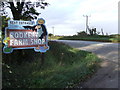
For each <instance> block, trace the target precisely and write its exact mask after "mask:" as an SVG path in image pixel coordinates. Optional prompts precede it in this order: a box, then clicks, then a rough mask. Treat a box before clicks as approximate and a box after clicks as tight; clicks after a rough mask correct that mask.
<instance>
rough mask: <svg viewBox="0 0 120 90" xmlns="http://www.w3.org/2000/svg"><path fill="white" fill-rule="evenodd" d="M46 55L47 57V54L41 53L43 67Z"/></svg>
mask: <svg viewBox="0 0 120 90" xmlns="http://www.w3.org/2000/svg"><path fill="white" fill-rule="evenodd" d="M44 55H45V53H41V65H43V64H44Z"/></svg>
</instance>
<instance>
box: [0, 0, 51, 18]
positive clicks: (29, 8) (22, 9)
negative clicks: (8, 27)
mask: <svg viewBox="0 0 120 90" xmlns="http://www.w3.org/2000/svg"><path fill="white" fill-rule="evenodd" d="M48 5H49V3H47V2H45V0H38V1H37V2H31V1H29V2H25V0H21V2H20V0H15V1H14V2H13V0H10V2H7V1H4V2H1V6H2V9H1V14H2V15H7V13H6V11H5V9H6V8H10V10H11V12H12V15H13V19H14V20H20V19H21V20H32V19H36V18H37V16H38V15H39V14H40V13H38V12H37V11H36V10H35V8H41V9H45V6H48Z"/></svg>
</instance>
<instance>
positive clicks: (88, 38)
mask: <svg viewBox="0 0 120 90" xmlns="http://www.w3.org/2000/svg"><path fill="white" fill-rule="evenodd" d="M54 39H55V38H54ZM58 39H59V40H84V41H99V42H120V37H118V36H116V35H115V36H114V35H110V36H105V35H93V36H91V35H87V36H82V35H74V36H64V37H63V36H62V37H59V38H58Z"/></svg>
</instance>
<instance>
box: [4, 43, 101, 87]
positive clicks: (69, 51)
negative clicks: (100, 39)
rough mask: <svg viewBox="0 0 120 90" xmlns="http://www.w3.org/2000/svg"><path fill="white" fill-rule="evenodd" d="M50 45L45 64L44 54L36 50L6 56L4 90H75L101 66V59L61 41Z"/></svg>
mask: <svg viewBox="0 0 120 90" xmlns="http://www.w3.org/2000/svg"><path fill="white" fill-rule="evenodd" d="M49 46H50V50H49V51H47V52H46V53H45V61H44V64H42V65H41V58H40V53H36V52H34V51H33V50H25V51H24V53H23V54H19V53H18V52H19V51H14V52H13V53H12V54H8V55H6V54H3V65H2V66H3V88H72V87H75V86H76V85H77V84H78V83H80V82H82V81H84V80H86V79H87V78H89V77H90V76H91V75H92V74H93V73H94V72H95V71H96V70H97V67H98V66H99V64H98V63H99V61H100V59H99V58H97V57H96V55H94V54H92V53H90V52H86V51H82V50H77V49H74V48H71V47H69V46H67V45H65V44H63V43H57V42H49ZM14 55H16V56H14ZM24 55H25V56H24ZM19 59H20V60H21V62H18V61H20V60H19Z"/></svg>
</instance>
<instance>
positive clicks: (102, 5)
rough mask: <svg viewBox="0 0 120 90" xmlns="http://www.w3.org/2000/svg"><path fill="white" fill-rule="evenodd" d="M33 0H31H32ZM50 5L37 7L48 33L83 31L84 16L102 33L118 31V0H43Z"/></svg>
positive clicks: (69, 33)
mask: <svg viewBox="0 0 120 90" xmlns="http://www.w3.org/2000/svg"><path fill="white" fill-rule="evenodd" d="M32 1H33V0H32ZM34 1H35V0H34ZM45 1H47V2H48V3H49V4H50V5H49V6H47V7H46V8H45V9H44V10H42V9H37V11H38V12H40V13H41V14H40V15H39V16H38V18H41V17H42V18H44V19H45V21H46V23H45V25H46V28H47V30H48V33H52V34H54V35H75V34H77V32H81V31H85V27H86V24H85V23H86V18H85V17H84V16H83V15H88V16H89V18H88V25H89V27H90V28H96V29H97V31H98V32H101V29H103V31H104V34H106V33H108V34H117V33H118V2H119V0H45ZM53 27H54V29H53Z"/></svg>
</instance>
